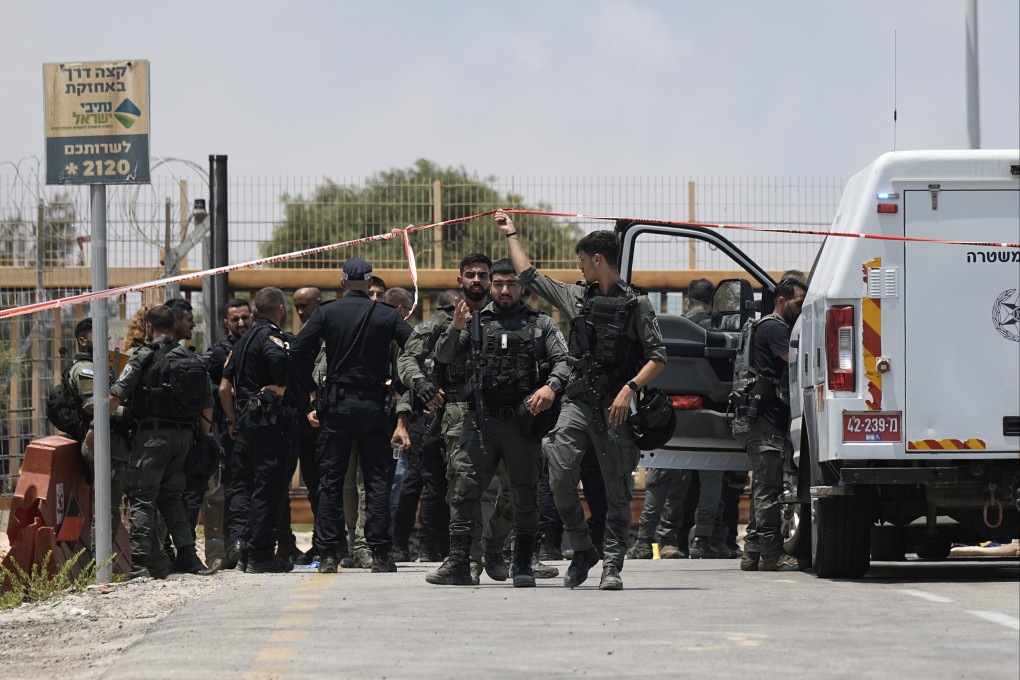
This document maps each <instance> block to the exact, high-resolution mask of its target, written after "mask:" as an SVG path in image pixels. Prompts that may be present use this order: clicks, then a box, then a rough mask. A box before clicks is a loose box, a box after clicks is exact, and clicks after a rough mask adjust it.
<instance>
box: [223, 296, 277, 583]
mask: <svg viewBox="0 0 1020 680" xmlns="http://www.w3.org/2000/svg"><path fill="white" fill-rule="evenodd" d="M254 302H255V313H256V315H257V317H258V319H257V321H256V322H255V325H254V326H252V328H251V329H250V330H249V331H248V332H246V333H245V334H244V335H242V336H241V338H240V339H238V341H237V344H236V345H235V347H234V350H233V351H232V352H231V353H230V356H229V358H228V359H227V363H226V365H225V366H224V367H223V379H222V380H221V381H220V403H221V404H222V405H223V411H224V413H225V414H226V416H227V421H228V422H232V423H233V425H232V426H231V427H230V433H231V436H233V437H234V440H235V441H234V460H233V468H234V470H233V472H234V474H233V480H232V482H231V487H230V522H231V527H230V537H231V539H232V540H233V541H238V540H239V541H241V542H242V547H241V556H240V557H239V559H238V564H237V569H238V570H240V571H247V572H248V573H253V574H263V573H286V572H288V571H291V570H292V569H293V568H294V565H293V564H291V563H290V562H289V561H287V560H282V559H280V558H278V557H274V555H273V545H274V543H275V540H274V537H275V531H274V529H275V528H276V522H277V513H278V510H279V507H280V503H281V502H282V500H283V498H284V497H285V494H286V493H287V480H288V477H287V472H288V470H287V462H288V460H289V453H290V445H289V441H288V438H287V428H288V422H287V420H288V419H287V414H286V412H285V410H284V395H285V394H286V390H287V387H286V386H287V375H288V372H289V370H288V369H289V366H288V360H287V349H286V341H285V339H284V335H283V331H281V330H280V326H281V325H282V324H283V322H284V321H285V320H286V318H287V306H286V304H285V303H284V299H283V292H282V291H281V290H280V289H279V288H273V287H266V288H263V289H262V290H260V291H259V292H257V293H256V294H255V300H254Z"/></svg>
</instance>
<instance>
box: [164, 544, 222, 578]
mask: <svg viewBox="0 0 1020 680" xmlns="http://www.w3.org/2000/svg"><path fill="white" fill-rule="evenodd" d="M170 571H171V572H172V573H176V574H195V575H197V576H212V575H213V574H215V573H216V570H215V569H210V568H209V567H207V566H205V565H204V564H203V563H202V560H201V558H199V556H198V553H197V552H195V546H193V545H187V546H184V547H183V548H181V549H180V550H178V551H177V557H176V559H174V563H173V564H172V565H171V566H170Z"/></svg>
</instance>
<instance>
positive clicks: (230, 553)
mask: <svg viewBox="0 0 1020 680" xmlns="http://www.w3.org/2000/svg"><path fill="white" fill-rule="evenodd" d="M240 556H241V542H240V541H231V543H230V545H228V546H227V552H226V553H225V554H224V555H223V557H218V558H217V559H216V560H215V561H214V562H213V563H212V565H210V566H212V568H213V569H215V570H216V571H226V570H227V569H234V568H235V567H237V560H238V558H239V557H240Z"/></svg>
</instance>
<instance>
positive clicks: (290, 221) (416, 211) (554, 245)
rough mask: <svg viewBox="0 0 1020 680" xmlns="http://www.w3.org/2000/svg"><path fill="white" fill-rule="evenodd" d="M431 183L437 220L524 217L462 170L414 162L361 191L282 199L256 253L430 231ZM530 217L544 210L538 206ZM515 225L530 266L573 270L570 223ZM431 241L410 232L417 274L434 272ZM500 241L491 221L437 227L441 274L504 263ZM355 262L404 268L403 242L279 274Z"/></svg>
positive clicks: (511, 200) (505, 197) (339, 253)
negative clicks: (412, 228) (500, 214)
mask: <svg viewBox="0 0 1020 680" xmlns="http://www.w3.org/2000/svg"><path fill="white" fill-rule="evenodd" d="M436 180H438V181H439V182H440V184H441V191H440V192H439V200H440V203H441V210H442V218H443V220H452V219H457V218H463V217H468V216H470V215H475V214H478V213H482V212H486V211H489V210H495V209H497V208H520V209H529V208H528V206H527V205H526V204H525V202H524V198H523V197H521V196H519V195H517V194H514V193H505V194H503V193H500V192H499V191H498V190H497V189H495V188H494V186H493V185H494V184H495V182H496V180H495V178H494V177H486V178H479V177H478V176H477V175H471V174H469V173H468V172H467V171H466V170H465V169H464V168H443V167H440V166H438V165H436V164H435V163H431V162H429V161H427V160H424V159H419V160H418V161H416V162H415V164H414V165H413V166H412V167H410V168H406V169H394V170H388V171H384V172H379V173H377V174H375V175H373V176H372V177H371V178H370V179H369V180H368V181H367V182H365V183H364V185H360V186H342V185H339V184H336V183H334V182H331V181H327V182H325V183H323V184H321V185H319V186H318V187H316V189H315V191H314V193H313V194H312V195H311V196H309V197H307V198H305V197H303V196H301V195H298V196H290V195H287V194H285V195H284V196H282V197H281V199H280V200H281V201H282V202H283V204H284V215H285V217H284V220H283V222H281V223H279V224H277V225H276V226H275V227H274V229H273V238H272V240H270V241H268V242H266V243H263V244H262V253H263V255H267V256H269V255H276V254H279V253H286V252H290V251H294V250H301V249H305V248H311V247H314V246H320V245H326V244H330V243H339V242H341V241H349V240H352V239H356V238H360V237H363V236H373V235H376V234H383V233H387V232H389V231H390V230H391V229H393V228H394V227H406V226H408V225H409V224H414V225H425V224H431V223H432V222H433V221H434V220H433V215H434V208H433V205H434V200H435V198H436V197H435V196H434V195H433V194H434V192H433V182H434V181H436ZM531 209H537V210H545V211H548V210H550V208H549V207H548V206H546V205H544V204H539V205H538V206H537V207H535V208H531ZM514 223H515V224H517V225H518V226H519V227H520V229H521V230H522V232H524V233H525V234H526V235H527V243H528V249H529V254H530V255H531V257H532V259H533V261H534V262H535V263H536V265H538V266H543V265H544V266H573V263H574V262H576V256H575V255H574V244H575V243H576V242H577V240H578V239H579V238H580V237H581V236H582V232H581V230H580V228H578V226H577V225H576V224H575V223H573V222H570V221H567V220H560V219H554V218H551V217H546V216H540V215H516V216H514ZM433 238H434V234H433V229H426V230H422V231H418V232H414V233H413V234H412V235H411V237H410V240H411V245H412V247H413V248H414V250H415V253H416V256H417V261H418V266H419V267H435V266H436V263H435V260H434V257H433V252H434V250H433V248H434V244H433ZM502 240H503V239H502V238H501V235H500V234H499V232H497V231H496V230H495V229H494V228H493V226H492V221H491V218H483V219H477V220H470V221H466V222H459V223H457V224H449V225H444V226H443V227H442V253H443V256H442V259H443V266H444V267H445V268H456V267H457V264H458V262H459V261H460V258H461V257H463V256H464V255H466V254H467V253H471V252H484V253H487V254H489V255H490V256H491V257H493V259H496V258H498V257H505V256H506V252H507V251H506V245H505V243H502V242H501V241H502ZM355 255H357V256H358V257H364V258H365V259H367V260H368V261H369V262H372V263H373V264H374V265H375V266H377V267H385V266H403V264H404V262H405V255H404V249H403V243H402V239H397V238H394V239H390V240H386V241H377V242H373V243H368V244H360V245H357V246H354V247H353V248H340V249H337V250H333V251H329V252H327V253H320V254H318V255H313V256H309V257H306V258H300V259H295V260H288V261H287V262H284V263H281V264H280V266H289V267H339V266H340V265H341V264H342V263H343V262H344V260H346V259H347V258H348V257H352V256H355Z"/></svg>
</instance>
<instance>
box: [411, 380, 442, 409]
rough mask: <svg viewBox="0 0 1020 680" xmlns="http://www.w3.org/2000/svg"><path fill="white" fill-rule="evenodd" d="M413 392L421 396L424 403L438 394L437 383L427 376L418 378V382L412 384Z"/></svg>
mask: <svg viewBox="0 0 1020 680" xmlns="http://www.w3.org/2000/svg"><path fill="white" fill-rule="evenodd" d="M414 393H415V394H417V395H418V396H419V397H421V400H422V401H423V402H425V403H426V404H427V403H429V402H430V401H432V400H433V399H435V398H436V395H437V394H439V385H437V384H435V383H434V382H432V381H431V380H429V379H428V378H419V379H418V382H416V383H415V384H414Z"/></svg>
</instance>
